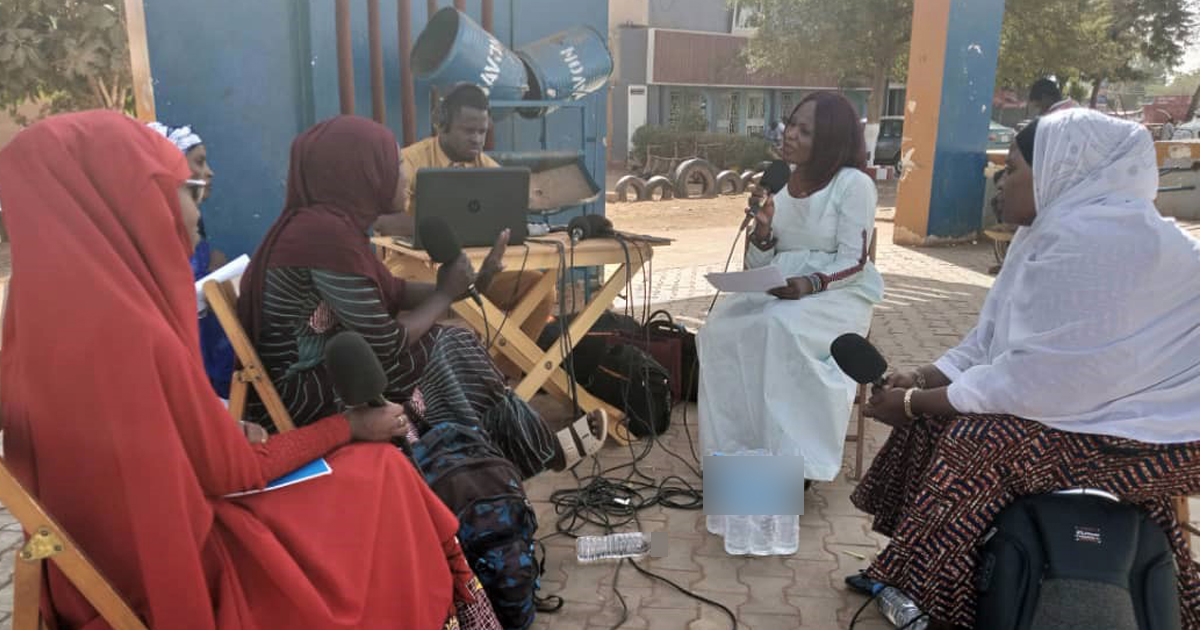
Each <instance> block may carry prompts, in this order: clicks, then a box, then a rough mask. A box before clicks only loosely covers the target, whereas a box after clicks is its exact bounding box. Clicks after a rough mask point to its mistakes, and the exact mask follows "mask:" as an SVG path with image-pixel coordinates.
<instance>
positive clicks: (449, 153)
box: [375, 83, 557, 377]
mask: <svg viewBox="0 0 1200 630" xmlns="http://www.w3.org/2000/svg"><path fill="white" fill-rule="evenodd" d="M489 108H490V104H489V102H488V97H487V93H485V92H484V91H483V89H482V88H480V87H479V86H477V85H473V84H470V83H463V84H459V85H458V86H456V87H455V88H454V89H452V90H451V91H450V93H449V94H447V95H446V96H445V98H444V99H442V103H441V105H440V107H438V110H437V118H438V119H439V120H437V135H435V136H432V137H430V138H426V139H424V140H422V141H420V142H417V143H414V144H412V145H410V146H408V147H407V148H405V149H404V150H402V151H401V152H400V158H401V166H400V168H401V169H403V170H404V174H405V176H406V179H407V181H408V187H407V189H406V190H405V193H404V194H405V195H406V196H407V198H408V203H407V204H406V206H405V213H404V214H385V215H382V216H380V218H379V221H378V222H377V223H376V224H375V230H376V231H377V232H379V233H380V234H383V235H386V236H411V235H412V234H413V233H414V231H415V218H414V217H415V216H416V203H415V201H416V199H415V195H416V189H417V177H416V175H417V170H418V169H422V168H493V167H498V166H500V164H498V163H497V162H496V161H495V160H493V159H492V158H490V157H488V156H487V155H486V154H484V152H483V145H484V143H485V142H486V141H487V134H488V128H489V127H490V126H491V117H490V115H489V114H488V110H489ZM542 276H543V273H542V272H541V271H533V270H524V271H501V272H500V273H498V274H496V276H495V277H494V278H492V279H491V282H490V284H488V285H487V287H486V289H485V290H484V294H485V295H486V296H487V298H488V300H490V301H491V302H492V303H494V304H495V305H496V306H498V307H500V308H501V309H503V310H505V311H508V310H511V309H513V308H515V307H516V305H517V303H519V302H520V301H521V298H523V297H524V296H525V294H526V293H527V292H529V290H530V289H532V288H533V286H534V285H535V284H537V282H538V281H539V280H541V279H542ZM556 302H557V297H556V295H555V292H554V291H551V292H550V293H549V294H548V295H547V296H546V297H545V298H543V299H542V301H541V303H540V304H538V306H537V308H535V309H534V311H533V313H532V314H531V315H530V316H529V319H528V320H526V321H525V324H524V325H523V326H521V330H522V331H524V332H525V334H527V335H529V336H530V337H531V338H533V339H534V340H535V341H536V340H537V338H538V336H539V335H541V334H542V330H543V329H544V328H545V327H546V322H547V320H548V319H549V317H550V314H551V313H553V312H554V310H555V303H556ZM497 364H498V365H499V366H500V369H501V370H502V371H503V372H504V373H505V374H506V375H508V376H512V377H517V376H519V375H520V371H519V370H518V369H517V367H516V366H515V365H512V363H511V362H510V361H508V360H507V359H505V358H504V357H500V360H499V361H497Z"/></svg>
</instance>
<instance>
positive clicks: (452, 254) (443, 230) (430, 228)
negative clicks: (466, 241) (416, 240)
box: [417, 217, 483, 308]
mask: <svg viewBox="0 0 1200 630" xmlns="http://www.w3.org/2000/svg"><path fill="white" fill-rule="evenodd" d="M417 229H418V230H419V231H420V233H421V243H422V244H423V245H424V246H425V251H427V252H429V257H430V258H432V259H433V261H434V262H436V263H440V264H442V265H448V264H450V263H453V262H455V261H457V260H458V257H459V256H464V255H465V254H463V251H462V247H461V246H459V244H458V237H457V236H455V235H454V230H452V229H450V224H449V223H446V220H445V219H443V218H441V217H425V218H423V219H421V224H420V225H419V226H418V227H417ZM467 292H468V293H470V294H471V299H472V300H475V303H476V304H478V305H479V307H480V308H483V299H482V298H480V297H479V291H478V290H477V289H476V288H475V283H474V282H472V283H471V284H470V285H468V286H467Z"/></svg>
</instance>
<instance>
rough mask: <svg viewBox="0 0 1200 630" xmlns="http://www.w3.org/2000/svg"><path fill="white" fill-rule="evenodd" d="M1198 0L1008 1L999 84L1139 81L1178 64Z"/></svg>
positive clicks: (1018, 86)
mask: <svg viewBox="0 0 1200 630" xmlns="http://www.w3.org/2000/svg"><path fill="white" fill-rule="evenodd" d="M1195 27H1196V13H1195V3H1194V0H1008V4H1007V7H1006V10H1005V14H1004V30H1003V32H1002V35H1001V40H1002V43H1001V48H1000V50H1001V52H1000V69H999V72H998V73H997V84H998V85H1000V86H1004V87H1012V88H1015V89H1018V90H1024V89H1028V86H1029V85H1030V84H1031V83H1032V82H1033V81H1034V80H1036V79H1037V78H1039V77H1042V76H1046V75H1051V74H1053V75H1056V76H1058V78H1059V80H1060V82H1067V81H1071V82H1079V81H1099V80H1139V79H1144V78H1147V77H1150V76H1152V75H1154V74H1157V71H1153V68H1155V67H1156V66H1157V67H1160V68H1161V67H1165V68H1173V67H1175V66H1177V65H1179V63H1180V61H1181V60H1182V58H1183V54H1184V52H1185V51H1186V47H1187V43H1188V40H1189V38H1190V37H1191V34H1192V32H1193V31H1194V29H1195Z"/></svg>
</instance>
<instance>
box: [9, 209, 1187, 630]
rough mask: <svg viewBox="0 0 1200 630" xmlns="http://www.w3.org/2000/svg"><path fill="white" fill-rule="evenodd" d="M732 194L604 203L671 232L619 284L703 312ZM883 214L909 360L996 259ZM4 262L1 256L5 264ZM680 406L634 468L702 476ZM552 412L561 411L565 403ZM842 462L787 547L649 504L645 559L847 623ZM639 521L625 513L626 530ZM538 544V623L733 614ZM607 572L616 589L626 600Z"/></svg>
mask: <svg viewBox="0 0 1200 630" xmlns="http://www.w3.org/2000/svg"><path fill="white" fill-rule="evenodd" d="M890 192H891V191H890V190H882V191H881V204H884V205H886V204H887V203H888V200H889V199H890V197H889V194H890ZM740 203H741V202H740V201H738V200H731V199H722V200H705V201H694V202H692V201H674V202H661V203H655V204H614V205H612V206H610V216H611V217H613V219H614V221H615V222H616V224H617V227H618V228H621V229H626V230H629V231H632V232H640V233H655V234H666V235H669V236H671V237H673V238H676V239H677V241H676V243H675V245H674V246H673V247H671V248H668V249H665V250H662V251H661V252H660V253H659V254H658V255H656V264H655V265H654V270H653V271H654V273H653V275H652V281H651V282H650V283H649V284H648V285H647V284H646V283H644V282H641V281H640V279H639V280H637V281H635V283H634V285H633V286H632V287H631V290H630V291H629V292H628V293H627V298H628V300H629V302H630V303H631V304H634V305H637V307H638V308H640V307H641V305H642V303H643V301H644V298H645V296H646V295H647V294H648V295H649V298H650V301H651V302H652V303H653V305H654V306H655V307H656V308H667V309H669V310H670V311H671V312H672V313H673V314H675V315H676V317H677V318H678V319H680V320H682V321H684V322H685V323H687V324H688V325H689V326H692V327H695V326H696V325H699V324H701V323H703V321H704V318H705V315H706V312H707V308H708V304H709V302H710V301H711V299H712V290H711V289H710V288H709V287H708V284H707V283H706V282H705V280H704V274H705V273H707V272H709V271H714V270H720V269H721V268H722V267H723V264H724V261H725V257H726V255H727V253H728V249H729V242H730V240H729V239H731V238H732V234H733V231H734V229H735V228H736V225H737V223H738V221H739V219H740V209H739V206H740ZM890 215H891V213H890V211H889V209H887V208H883V209H881V212H880V213H879V217H880V219H881V220H880V221H879V222H878V223H877V228H878V230H879V240H878V243H879V246H878V266H879V268H880V270H881V271H882V272H883V275H884V279H885V282H886V285H887V293H886V298H885V300H884V302H883V304H881V305H880V306H879V307H878V308H877V309H876V312H875V317H874V321H873V324H872V332H871V336H872V340H873V341H874V342H875V343H876V345H878V347H879V348H880V350H881V351H882V352H883V353H884V355H885V356H887V357H888V360H889V361H890V363H891V364H892V365H893V366H895V367H897V368H904V367H911V366H916V365H920V364H923V363H927V362H929V361H931V360H932V359H934V358H936V357H937V356H938V355H939V354H940V353H941V352H943V351H944V350H946V349H947V348H949V347H951V346H952V345H953V344H954V343H956V342H957V340H958V339H959V338H960V337H961V336H962V335H963V334H964V333H966V332H967V331H968V330H969V329H970V327H971V326H972V325H973V323H974V321H975V317H976V315H977V313H978V311H979V308H980V306H981V305H982V303H983V298H984V295H985V294H986V292H987V290H988V288H989V287H990V286H991V283H992V280H993V278H992V277H991V276H988V275H987V273H986V270H987V268H988V267H989V266H990V265H991V264H993V262H994V261H993V258H992V253H991V248H990V246H989V245H988V244H986V243H979V244H975V245H966V246H960V247H948V248H937V249H911V248H904V247H898V246H895V245H892V243H891V237H892V226H891V223H890V222H889V221H888V220H887V219H888V217H890ZM0 247H3V245H0ZM4 253H6V252H0V255H3V254H4ZM5 258H6V257H5ZM5 264H6V262H5V261H0V268H3V266H4V265H5ZM619 307H620V304H618V308H619ZM537 406H539V407H541V408H543V409H544V410H545V411H546V412H547V413H549V414H554V413H555V409H554V405H553V403H551V402H549V401H546V400H543V399H539V400H538V401H537ZM684 412H685V409H684V408H679V409H677V410H676V414H675V417H674V421H673V423H672V426H671V429H670V430H669V431H668V432H667V433H666V435H665V436H664V437H663V438H662V439H661V445H660V446H656V447H655V448H654V449H653V450H652V451H651V452H650V453H649V455H648V456H647V457H646V458H645V459H644V460H642V462H641V463H640V464H639V469H640V470H641V471H642V472H644V473H645V474H647V475H649V476H651V477H656V478H660V479H661V478H664V477H666V476H668V475H676V476H678V477H679V478H680V479H684V480H688V481H689V482H691V483H692V484H694V485H696V486H697V487H699V480H698V478H697V477H696V475H695V474H694V473H693V472H692V471H691V470H689V466H687V465H685V461H686V460H690V458H691V449H690V445H691V438H694V437H695V436H696V431H697V428H696V413H695V412H696V410H695V406H694V405H693V406H689V407H688V408H687V409H686V414H687V419H686V421H685V420H684ZM558 415H563V414H562V410H561V409H560V410H559V411H558ZM886 437H887V429H886V427H883V426H882V425H879V424H876V423H868V430H867V434H866V441H865V444H866V453H867V461H868V463H869V461H870V458H871V457H872V456H873V455H874V453H875V452H876V451H877V450H878V449H879V447H880V446H881V445H882V444H883V442H884V440H885V439H886ZM664 447H665V448H664ZM668 451H670V452H673V453H675V454H677V455H679V457H678V458H677V457H674V456H672V455H671V453H670V452H668ZM851 458H852V451H851V450H850V449H847V453H846V462H847V465H848V464H850V463H852V459H851ZM630 459H631V455H630V451H629V450H628V449H621V448H618V447H616V446H614V445H612V444H610V445H608V446H607V447H606V448H605V449H604V450H603V451H602V452H601V454H600V456H599V458H598V461H599V462H600V464H601V465H603V466H605V467H609V466H613V465H620V464H624V463H627V462H629V461H630ZM585 466H586V464H585ZM847 471H848V468H847V467H844V468H843V473H842V475H841V476H839V477H838V478H837V479H836V480H835V481H833V482H831V483H824V484H817V485H816V486H815V487H814V488H813V489H812V490H811V491H810V492H809V493H808V495H807V497H806V503H807V504H806V510H805V512H806V513H805V515H804V516H803V517H802V518H801V521H800V524H801V534H800V549H799V551H798V552H797V553H796V554H795V555H793V556H790V557H787V558H779V557H773V558H738V557H730V556H727V555H726V554H725V553H724V550H723V547H722V543H721V540H720V539H719V538H718V537H716V536H711V535H709V534H708V533H707V532H706V531H705V528H704V518H703V515H702V514H701V513H700V512H699V511H685V510H677V509H666V508H663V507H661V506H656V507H652V508H649V509H646V510H644V511H642V512H641V513H640V514H639V515H638V518H639V520H640V528H641V529H642V530H643V531H648V532H666V533H667V535H668V538H669V554H668V555H667V557H665V558H659V559H649V560H646V561H644V562H642V566H643V567H644V568H646V569H648V570H650V571H653V572H654V573H657V574H659V575H662V576H664V577H666V578H668V579H670V580H671V581H673V582H675V583H676V584H679V585H680V586H683V587H685V588H688V589H690V590H692V591H693V592H695V593H696V594H698V595H701V596H703V597H705V598H707V599H709V600H712V601H715V602H719V603H721V604H723V605H724V606H726V607H728V608H729V609H730V610H731V611H732V612H733V614H734V615H736V617H737V619H738V627H739V628H746V629H749V630H773V629H776V628H778V629H794V628H799V627H803V628H806V629H811V630H835V629H844V628H847V627H848V626H849V623H850V619H851V617H852V616H853V615H854V613H855V611H856V610H858V608H859V607H860V606H861V605H862V603H863V601H864V599H863V598H862V597H860V596H858V595H854V594H851V593H849V592H848V591H847V590H846V589H845V587H844V585H843V583H842V578H843V577H844V576H846V575H848V574H850V573H852V572H854V571H857V570H859V569H861V568H863V567H865V566H866V564H867V562H868V561H869V560H870V559H871V558H873V557H874V555H875V554H876V553H878V552H879V550H880V549H882V547H883V545H884V543H885V542H886V541H885V539H883V538H882V537H880V536H878V535H876V534H873V533H871V532H870V529H869V526H868V521H867V518H866V517H864V516H863V515H862V514H860V513H858V511H857V510H856V509H855V508H854V507H853V506H852V505H851V504H850V502H849V496H850V493H851V491H852V490H853V487H854V483H853V482H852V481H851V480H849V479H847V478H846V473H847ZM580 472H581V473H586V472H587V470H586V469H584V470H581V471H580ZM575 486H576V481H575V480H574V479H573V478H572V477H571V476H570V474H544V475H542V476H539V477H538V478H536V479H535V480H533V481H532V482H530V483H529V484H528V492H529V495H530V498H531V499H532V500H533V501H534V503H535V506H536V509H537V513H538V519H539V523H540V524H541V530H540V531H539V535H546V534H550V533H552V532H553V531H554V527H555V521H556V514H555V512H554V507H553V505H552V504H551V503H550V502H549V498H550V495H551V493H552V492H554V491H555V490H559V489H563V488H571V487H575ZM1192 513H1193V514H1194V515H1200V505H1196V506H1194V507H1193V512H1192ZM634 527H635V525H633V524H631V525H630V526H628V528H627V529H633V528H634ZM585 532H586V530H585ZM20 544H21V534H20V528H19V526H18V525H17V524H16V523H15V522H14V521H13V519H12V518H11V516H10V515H9V514H8V513H7V511H4V510H0V630H7V628H8V627H9V625H10V622H9V618H10V616H11V608H12V587H11V575H12V566H13V558H14V555H15V550H16V549H17V548H18V547H19V546H20ZM545 545H546V562H545V574H544V576H543V578H542V586H543V588H542V592H541V593H542V595H558V596H560V597H562V598H563V600H564V606H563V608H562V610H561V611H560V612H558V613H555V614H542V615H539V617H538V620H537V622H536V623H535V625H534V627H535V628H538V629H543V628H584V629H589V630H591V629H597V630H598V629H601V628H604V629H608V628H613V627H614V625H615V624H617V623H618V622H619V621H621V620H622V618H623V619H624V624H623V625H622V626H621V627H622V628H629V629H631V630H637V629H641V628H653V629H654V630H674V629H679V630H716V629H722V628H729V627H731V624H730V623H729V619H728V618H727V617H726V616H725V614H724V613H723V612H721V611H720V610H719V609H717V608H715V607H712V606H709V605H705V604H701V603H699V602H697V601H695V600H693V599H690V598H688V597H686V596H684V595H683V594H681V593H679V592H678V591H676V590H675V589H674V588H672V587H671V586H669V585H667V584H665V583H663V582H659V581H655V580H651V579H649V578H646V577H644V576H642V575H640V574H638V573H637V572H636V571H635V570H633V569H632V567H630V566H628V565H623V566H622V568H621V569H620V571H619V574H618V569H617V565H614V564H596V565H580V564H578V563H577V562H576V560H575V553H574V542H573V540H571V539H569V538H566V537H563V536H555V537H551V538H548V539H547V540H545ZM614 585H615V586H616V589H617V590H619V591H620V593H621V595H622V596H623V597H624V602H625V606H624V607H622V605H621V602H620V600H619V599H618V597H617V596H616V594H615V590H614ZM857 627H859V628H864V629H869V630H878V629H883V628H888V627H889V626H888V624H887V623H886V622H884V621H883V620H882V618H881V617H880V616H879V614H878V613H877V612H876V611H875V609H874V607H869V608H868V609H867V610H866V611H865V612H864V613H863V615H862V618H861V620H860V622H859V625H858V626H857Z"/></svg>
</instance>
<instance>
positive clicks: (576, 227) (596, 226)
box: [567, 214, 613, 243]
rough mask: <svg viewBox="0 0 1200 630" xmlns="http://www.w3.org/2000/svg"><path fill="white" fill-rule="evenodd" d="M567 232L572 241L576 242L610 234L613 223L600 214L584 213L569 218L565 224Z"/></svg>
mask: <svg viewBox="0 0 1200 630" xmlns="http://www.w3.org/2000/svg"><path fill="white" fill-rule="evenodd" d="M567 233H568V234H570V235H571V242H572V243H578V242H579V241H585V240H587V239H589V238H600V237H602V236H611V235H612V233H613V224H612V221H609V220H608V219H607V218H605V217H603V216H601V215H598V214H584V215H580V216H577V217H575V218H574V219H571V222H570V223H568V224H567Z"/></svg>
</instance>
